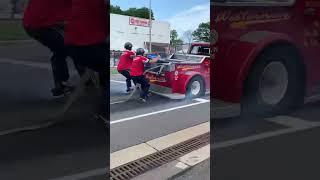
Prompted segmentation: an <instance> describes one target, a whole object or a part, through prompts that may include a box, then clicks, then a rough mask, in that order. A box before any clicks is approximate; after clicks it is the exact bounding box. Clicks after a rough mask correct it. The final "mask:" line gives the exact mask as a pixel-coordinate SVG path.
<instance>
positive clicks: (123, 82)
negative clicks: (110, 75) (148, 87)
mask: <svg viewBox="0 0 320 180" xmlns="http://www.w3.org/2000/svg"><path fill="white" fill-rule="evenodd" d="M110 81H111V82H115V83H120V84H126V82H125V81H116V80H110Z"/></svg>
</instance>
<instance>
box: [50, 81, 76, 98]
mask: <svg viewBox="0 0 320 180" xmlns="http://www.w3.org/2000/svg"><path fill="white" fill-rule="evenodd" d="M73 90H74V87H73V86H71V85H68V84H66V83H64V84H61V86H60V87H55V88H53V89H52V90H51V93H52V95H53V96H54V97H63V96H65V95H69V94H71V93H72V91H73Z"/></svg>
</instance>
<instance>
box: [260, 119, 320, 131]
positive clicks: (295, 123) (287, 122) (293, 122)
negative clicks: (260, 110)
mask: <svg viewBox="0 0 320 180" xmlns="http://www.w3.org/2000/svg"><path fill="white" fill-rule="evenodd" d="M265 120H266V121H269V122H272V123H276V124H280V125H284V126H287V127H291V128H294V127H298V128H299V127H309V126H313V124H314V123H315V122H311V121H307V120H303V119H300V118H295V117H290V116H276V117H272V118H265Z"/></svg>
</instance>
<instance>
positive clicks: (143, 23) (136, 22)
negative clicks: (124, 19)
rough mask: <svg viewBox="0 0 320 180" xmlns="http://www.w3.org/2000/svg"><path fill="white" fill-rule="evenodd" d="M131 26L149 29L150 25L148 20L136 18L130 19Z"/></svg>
mask: <svg viewBox="0 0 320 180" xmlns="http://www.w3.org/2000/svg"><path fill="white" fill-rule="evenodd" d="M129 24H130V25H133V26H143V27H149V25H150V23H149V20H148V19H142V18H136V17H130V19H129Z"/></svg>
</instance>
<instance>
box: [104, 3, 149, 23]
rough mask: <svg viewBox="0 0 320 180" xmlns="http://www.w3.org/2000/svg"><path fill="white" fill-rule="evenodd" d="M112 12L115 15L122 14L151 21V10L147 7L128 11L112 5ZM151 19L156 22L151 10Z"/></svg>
mask: <svg viewBox="0 0 320 180" xmlns="http://www.w3.org/2000/svg"><path fill="white" fill-rule="evenodd" d="M110 12H111V13H113V14H120V15H126V16H134V17H139V18H145V19H149V8H146V7H142V8H129V9H127V10H122V9H121V8H120V7H119V6H113V5H110ZM151 18H152V19H153V20H154V15H153V11H152V10H151Z"/></svg>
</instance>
